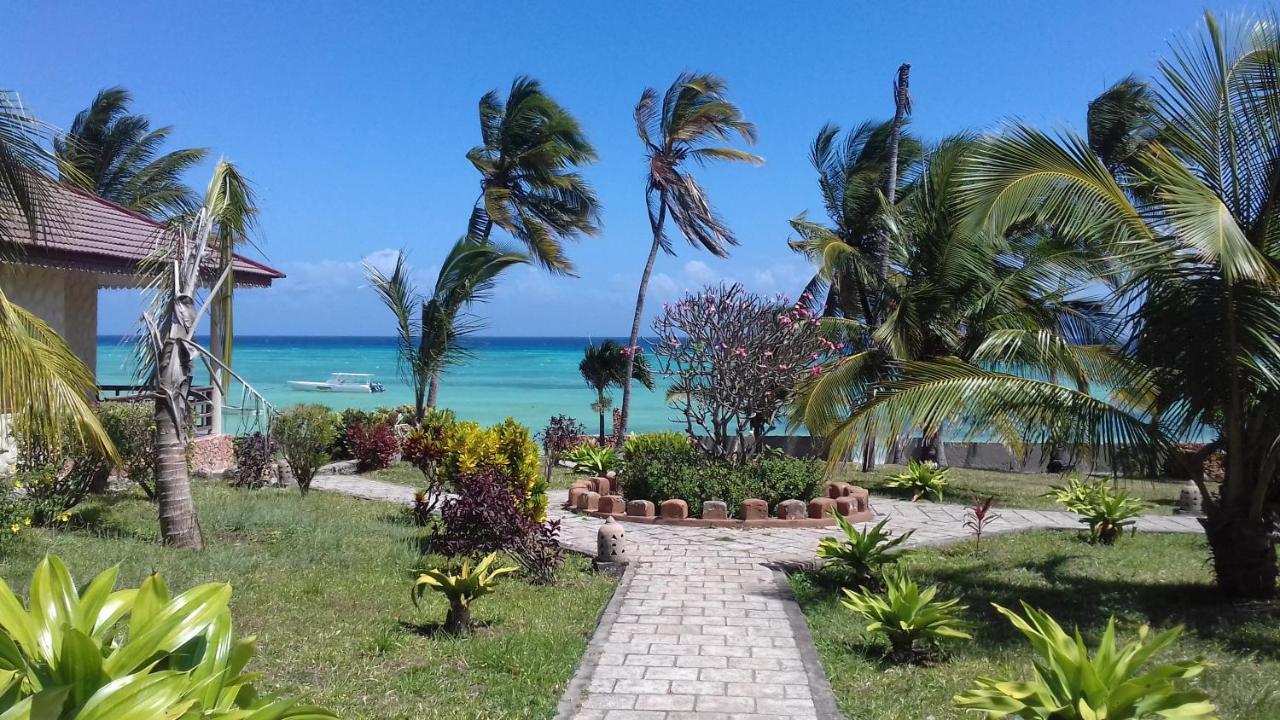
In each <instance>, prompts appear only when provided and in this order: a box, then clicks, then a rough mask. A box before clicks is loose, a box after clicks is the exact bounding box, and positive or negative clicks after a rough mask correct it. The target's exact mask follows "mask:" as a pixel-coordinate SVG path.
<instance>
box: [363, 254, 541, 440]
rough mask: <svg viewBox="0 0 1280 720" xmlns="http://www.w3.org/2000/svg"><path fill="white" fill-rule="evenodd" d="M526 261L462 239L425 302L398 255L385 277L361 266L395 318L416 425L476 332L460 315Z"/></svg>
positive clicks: (432, 403)
mask: <svg viewBox="0 0 1280 720" xmlns="http://www.w3.org/2000/svg"><path fill="white" fill-rule="evenodd" d="M528 262H529V258H528V256H526V255H524V254H522V253H519V252H516V251H514V250H510V249H504V248H502V247H499V246H496V245H493V244H491V243H488V242H477V241H476V240H473V239H471V238H469V237H463V238H461V239H459V240H458V241H457V242H456V243H454V245H453V247H452V248H451V249H450V250H449V254H448V256H446V257H445V260H444V263H443V264H442V265H441V266H440V274H439V275H438V276H437V278H436V283H435V287H434V288H433V289H432V292H431V295H430V296H428V297H425V298H424V297H423V296H422V295H421V293H419V292H418V290H417V289H416V288H415V287H414V285H413V281H412V279H411V274H412V272H411V271H410V269H409V266H408V264H407V262H406V261H405V257H404V253H399V254H398V255H397V256H396V264H395V267H394V268H393V269H392V271H391V273H390V274H387V273H384V272H383V271H382V270H381V269H379V268H376V267H373V266H369V265H366V266H365V275H366V276H367V277H368V279H369V282H370V284H371V285H372V286H373V289H374V291H375V292H377V293H378V297H379V298H380V299H381V300H382V302H383V304H384V305H386V306H387V308H388V309H389V310H391V312H392V314H393V315H394V316H395V318H396V333H397V337H398V341H399V354H400V360H401V366H402V369H403V370H404V372H405V374H406V375H408V376H409V381H410V384H411V385H412V386H413V398H414V419H415V420H416V421H419V422H420V421H421V420H422V418H423V416H424V415H425V413H426V409H427V408H434V407H435V405H436V393H437V391H438V389H439V386H440V373H441V371H442V370H443V369H444V368H445V367H448V366H449V365H451V364H454V363H457V362H460V361H461V360H462V359H464V358H465V357H466V356H467V349H466V346H465V345H464V344H463V342H462V341H463V339H464V338H465V337H466V336H467V335H469V334H471V333H473V332H475V331H476V330H477V329H478V328H479V325H477V324H476V323H475V322H474V321H472V320H469V319H468V318H467V317H465V315H464V313H463V311H464V310H465V309H466V308H467V307H468V306H470V305H472V304H474V303H478V302H483V301H484V300H485V299H487V297H488V294H489V292H490V291H491V290H492V289H493V286H494V284H495V283H496V281H497V277H498V275H499V274H501V273H502V272H503V271H504V270H507V269H508V268H511V267H514V266H516V265H522V264H526V263H528ZM419 308H421V311H420V312H421V314H420V315H419V314H418V310H419Z"/></svg>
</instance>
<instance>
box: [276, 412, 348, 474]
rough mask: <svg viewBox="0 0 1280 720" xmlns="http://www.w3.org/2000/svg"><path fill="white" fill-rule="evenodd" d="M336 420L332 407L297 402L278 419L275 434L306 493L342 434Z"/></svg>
mask: <svg viewBox="0 0 1280 720" xmlns="http://www.w3.org/2000/svg"><path fill="white" fill-rule="evenodd" d="M335 419H336V418H335V416H334V414H333V412H331V411H330V410H329V408H327V407H325V406H323V405H315V404H311V405H294V406H293V407H290V408H286V409H285V410H283V411H281V412H280V413H279V414H278V415H276V417H275V419H274V424H273V426H272V429H271V432H272V435H273V436H274V437H275V441H276V444H277V445H278V446H279V448H280V452H281V453H282V454H283V455H284V459H285V462H287V463H289V469H290V470H291V471H293V479H294V480H295V481H296V482H297V483H298V490H299V491H300V492H301V493H302V494H304V495H305V494H306V493H307V491H308V490H310V489H311V480H312V479H313V478H314V477H315V475H316V471H317V470H319V469H320V466H322V465H324V464H325V463H326V462H328V460H329V448H330V447H332V445H333V438H334V436H336V435H337V434H338V427H337V423H336V421H335Z"/></svg>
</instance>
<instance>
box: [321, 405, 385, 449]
mask: <svg viewBox="0 0 1280 720" xmlns="http://www.w3.org/2000/svg"><path fill="white" fill-rule="evenodd" d="M380 417H381V416H380V415H379V414H378V413H376V412H373V411H370V410H360V409H358V408H346V409H344V410H340V411H339V412H337V413H335V414H334V422H335V423H336V425H337V428H338V432H337V434H336V435H335V436H334V438H333V444H332V446H331V447H330V448H329V456H330V457H332V458H333V459H334V460H353V459H355V454H354V453H352V451H351V443H350V440H348V432H349V431H350V430H351V429H352V428H354V427H355V426H357V425H373V424H376V423H377V422H378V421H379V419H380Z"/></svg>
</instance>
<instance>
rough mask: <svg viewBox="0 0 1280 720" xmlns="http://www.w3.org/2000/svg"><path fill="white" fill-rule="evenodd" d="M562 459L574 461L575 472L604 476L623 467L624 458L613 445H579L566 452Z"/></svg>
mask: <svg viewBox="0 0 1280 720" xmlns="http://www.w3.org/2000/svg"><path fill="white" fill-rule="evenodd" d="M562 459H564V460H565V461H568V462H571V463H573V471H574V472H576V473H580V474H583V475H591V476H593V477H600V476H603V475H604V474H605V473H607V472H610V471H616V470H617V469H618V468H620V467H622V459H621V458H619V457H618V452H617V451H616V450H614V449H613V448H611V447H592V446H590V445H579V446H578V447H576V448H574V449H572V450H570V451H569V452H567V453H565V454H564V455H563V458H562Z"/></svg>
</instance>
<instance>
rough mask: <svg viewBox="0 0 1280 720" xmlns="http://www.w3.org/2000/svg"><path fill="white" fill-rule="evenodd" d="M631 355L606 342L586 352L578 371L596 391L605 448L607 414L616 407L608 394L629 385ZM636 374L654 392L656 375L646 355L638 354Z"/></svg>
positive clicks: (602, 443)
mask: <svg viewBox="0 0 1280 720" xmlns="http://www.w3.org/2000/svg"><path fill="white" fill-rule="evenodd" d="M628 359H629V358H628V355H627V353H625V352H623V347H622V346H621V345H619V344H618V343H616V342H614V341H613V340H605V341H604V342H602V343H600V344H599V345H588V346H587V347H586V349H585V350H584V351H583V353H582V362H580V363H578V372H580V373H582V379H583V380H586V381H587V387H590V388H591V389H593V390H595V391H596V402H594V403H593V404H592V405H591V409H592V410H594V411H595V412H596V413H598V414H599V415H600V445H602V446H603V445H604V413H605V411H606V410H608V409H609V408H610V407H612V406H613V401H612V400H611V399H610V398H609V396H608V395H606V394H605V392H607V391H608V390H609V388H611V387H622V385H623V384H624V383H625V382H626V377H627V376H626V374H625V373H626V372H627V365H628V362H627V361H628ZM631 370H632V372H633V373H634V374H635V379H636V380H637V381H638V382H639V383H640V384H641V385H644V386H645V387H646V388H648V389H649V390H652V389H653V375H652V373H651V372H650V371H649V361H648V359H646V358H645V356H644V355H637V356H636V358H635V362H634V365H633V367H632V368H631Z"/></svg>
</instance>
